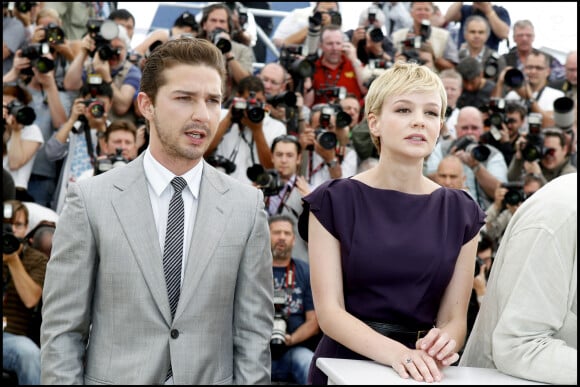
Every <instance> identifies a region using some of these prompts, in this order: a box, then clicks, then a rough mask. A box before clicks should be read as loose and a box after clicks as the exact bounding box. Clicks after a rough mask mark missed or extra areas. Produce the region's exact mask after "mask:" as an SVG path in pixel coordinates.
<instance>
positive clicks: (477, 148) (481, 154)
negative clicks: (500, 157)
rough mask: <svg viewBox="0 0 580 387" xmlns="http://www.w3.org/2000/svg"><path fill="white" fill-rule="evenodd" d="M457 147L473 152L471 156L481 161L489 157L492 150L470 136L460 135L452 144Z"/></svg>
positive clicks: (456, 148) (457, 148)
mask: <svg viewBox="0 0 580 387" xmlns="http://www.w3.org/2000/svg"><path fill="white" fill-rule="evenodd" d="M452 147H455V150H456V151H458V150H463V151H465V152H469V153H471V156H473V158H474V159H475V160H477V161H479V162H484V161H486V160H487V158H488V157H489V154H490V153H491V151H490V150H489V148H488V147H487V146H485V145H484V144H478V143H476V142H475V141H474V140H473V139H471V138H470V137H467V136H464V137H460V138H458V139H457V140H455V143H454V144H453V145H452Z"/></svg>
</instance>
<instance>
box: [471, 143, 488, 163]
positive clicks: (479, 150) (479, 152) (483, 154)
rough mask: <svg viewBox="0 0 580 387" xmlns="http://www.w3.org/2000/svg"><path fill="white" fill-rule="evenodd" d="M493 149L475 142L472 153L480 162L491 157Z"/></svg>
mask: <svg viewBox="0 0 580 387" xmlns="http://www.w3.org/2000/svg"><path fill="white" fill-rule="evenodd" d="M490 153H491V151H490V150H489V148H488V147H486V146H485V145H477V144H473V145H472V147H471V155H472V156H473V158H474V159H476V160H477V161H479V162H484V161H485V160H487V158H488V157H489V154H490Z"/></svg>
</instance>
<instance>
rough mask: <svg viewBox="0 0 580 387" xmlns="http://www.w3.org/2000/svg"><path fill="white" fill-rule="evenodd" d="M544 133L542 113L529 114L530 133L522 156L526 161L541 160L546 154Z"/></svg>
mask: <svg viewBox="0 0 580 387" xmlns="http://www.w3.org/2000/svg"><path fill="white" fill-rule="evenodd" d="M545 153H546V151H545V149H544V135H543V134H542V115H541V114H539V113H530V114H528V133H527V134H526V145H525V146H524V148H523V149H522V157H523V159H524V160H526V161H536V160H540V159H542V158H543V157H544V156H545Z"/></svg>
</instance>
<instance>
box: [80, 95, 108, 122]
mask: <svg viewBox="0 0 580 387" xmlns="http://www.w3.org/2000/svg"><path fill="white" fill-rule="evenodd" d="M83 103H84V104H85V106H86V107H87V108H89V113H91V115H92V116H93V117H95V118H101V117H103V116H104V115H105V104H103V102H101V100H99V99H97V98H90V99H87V100H84V101H83Z"/></svg>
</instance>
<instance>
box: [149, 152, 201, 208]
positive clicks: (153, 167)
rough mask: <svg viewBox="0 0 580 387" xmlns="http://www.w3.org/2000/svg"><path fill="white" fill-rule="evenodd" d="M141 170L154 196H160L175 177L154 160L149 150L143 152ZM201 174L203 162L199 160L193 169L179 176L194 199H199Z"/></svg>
mask: <svg viewBox="0 0 580 387" xmlns="http://www.w3.org/2000/svg"><path fill="white" fill-rule="evenodd" d="M143 168H144V169H145V177H146V178H147V181H148V182H149V184H151V187H152V188H153V190H154V191H155V194H156V195H157V196H161V194H162V193H163V191H164V190H165V189H167V187H168V186H169V185H170V184H171V180H173V178H174V177H175V175H174V174H173V172H171V171H170V170H168V169H167V168H165V167H164V166H163V165H161V163H159V162H158V161H157V160H155V158H154V157H153V155H152V154H151V151H150V150H149V148H147V149H146V150H145V155H144V158H143ZM202 172H203V161H202V160H200V162H199V163H197V165H196V166H195V167H193V168H191V169H190V170H189V171H187V172H186V173H184V174H183V175H182V176H181V177H183V178H184V179H185V181H186V182H187V188H188V189H189V190H190V191H191V193H192V194H193V197H194V198H195V199H198V197H199V189H200V185H201V174H202Z"/></svg>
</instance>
